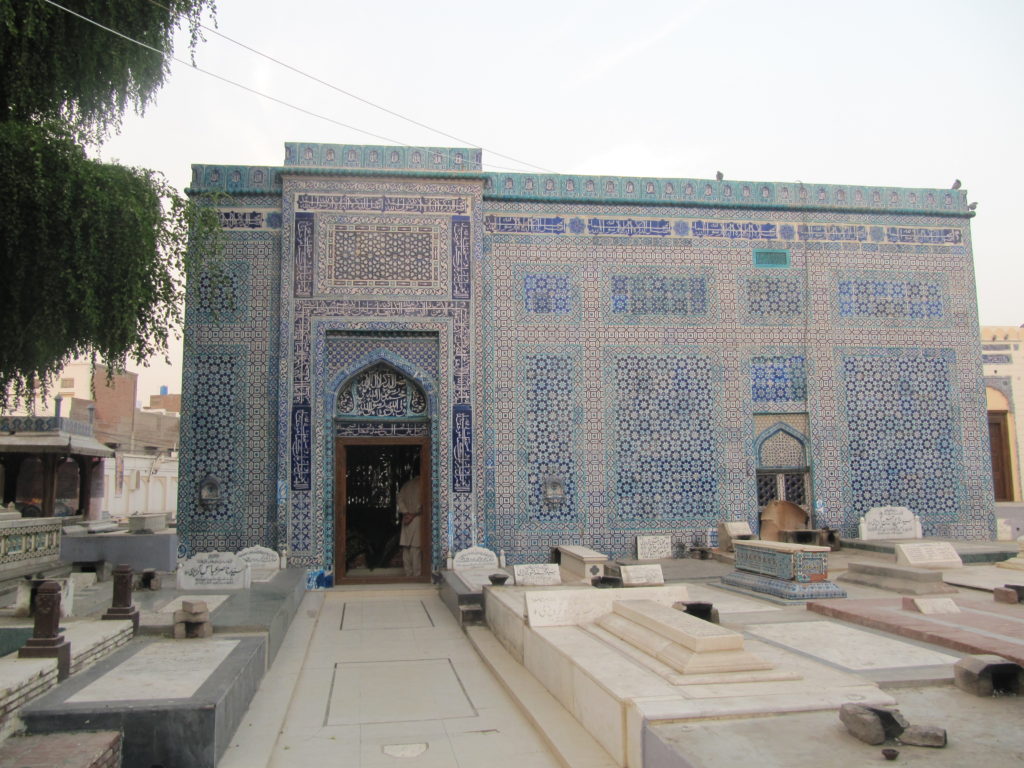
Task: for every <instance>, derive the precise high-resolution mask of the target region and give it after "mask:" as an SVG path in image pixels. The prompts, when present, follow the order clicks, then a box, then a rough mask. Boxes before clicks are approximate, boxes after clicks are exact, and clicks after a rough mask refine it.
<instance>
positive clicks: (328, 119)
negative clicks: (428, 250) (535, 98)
mask: <svg viewBox="0 0 1024 768" xmlns="http://www.w3.org/2000/svg"><path fill="white" fill-rule="evenodd" d="M42 2H44V3H46V4H48V5H52V6H53V7H54V8H57V9H59V10H61V11H64V12H65V13H68V14H70V15H72V16H74V17H76V18H78V19H81V20H82V21H85V22H87V23H89V24H92V25H93V26H95V27H99V28H100V29H102V30H103V31H104V32H109V33H110V34H112V35H114V36H116V37H119V38H121V39H122V40H126V41H128V42H130V43H134V44H135V45H138V46H140V47H142V48H145V49H147V50H149V51H152V52H153V53H155V54H158V55H159V56H163V57H165V58H167V59H170V60H172V61H176V62H177V63H179V64H184V65H185V66H187V67H189V68H190V69H193V70H195V71H197V72H200V73H202V74H204V75H207V76H208V77H212V78H214V79H215V80H220V81H221V82H224V83H227V84H228V85H233V86H235V87H236V88H241V89H242V90H243V91H246V92H248V93H251V94H253V95H255V96H260V97H261V98H264V99H267V100H269V101H272V102H274V103H275V104H280V105H281V106H284V107H288V108H289V109H294V110H296V111H297V112H301V113H303V114H305V115H309V116H310V117H315V118H317V119H319V120H324V121H326V122H328V123H332V124H333V125H337V126H340V127H342V128H347V129H349V130H352V131H356V132H357V133H361V134H363V135H365V136H372V137H373V138H375V139H380V140H381V141H385V142H387V143H388V144H394V145H397V146H401V147H411V146H412V145H411V144H407V143H406V142H404V141H399V140H398V139H393V138H390V137H388V136H383V135H381V134H379V133H373V132H372V131H367V130H366V129H364V128H359V127H357V126H354V125H350V124H348V123H343V122H341V121H340V120H335V119H334V118H333V117H328V116H326V115H321V114H319V113H317V112H313V111H312V110H309V109H306V108H305V107H300V106H297V105H295V104H292V103H290V102H287V101H284V100H283V99H279V98H278V97H276V96H272V95H270V94H269V93H264V92H263V91H258V90H256V89H255V88H251V87H250V86H248V85H245V84H244V83H240V82H238V81H236V80H232V79H231V78H228V77H225V76H223V75H219V74H217V73H216V72H212V71H210V70H208V69H203V68H202V67H200V66H198V65H196V64H192V63H191V62H188V61H186V60H184V59H181V58H179V57H177V56H175V55H174V54H173V53H168V52H167V51H163V50H161V49H159V48H155V47H154V46H152V45H149V44H147V43H144V42H142V41H141V40H136V39H135V38H133V37H129V36H128V35H126V34H124V33H122V32H118V31H117V30H116V29H112V28H110V27H108V26H106V25H104V24H101V23H100V22H98V21H96V20H94V19H90V18H89V17H88V16H84V15H83V14H81V13H78V12H77V11H73V10H71V9H70V8H67V7H65V6H63V5H61V4H60V3H57V2H54V0H42ZM503 157H504V155H503ZM488 165H491V167H493V168H498V169H499V170H506V171H512V172H514V173H519V172H521V171H518V170H517V169H514V168H503V167H502V166H497V165H493V164H491V163H488Z"/></svg>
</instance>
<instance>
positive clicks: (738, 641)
mask: <svg viewBox="0 0 1024 768" xmlns="http://www.w3.org/2000/svg"><path fill="white" fill-rule="evenodd" d="M614 610H615V613H617V614H618V615H620V616H624V617H625V618H627V619H630V620H631V621H633V622H635V623H637V624H639V625H640V626H642V627H646V628H647V629H650V630H652V631H654V632H657V633H658V634H659V635H661V636H662V637H664V638H666V639H668V640H671V641H673V642H675V643H678V644H679V645H681V646H683V647H684V648H689V649H690V650H691V651H698V652H706V651H735V650H742V649H743V635H741V634H740V633H739V632H735V631H733V630H731V629H726V628H725V627H720V626H719V625H717V624H712V623H711V622H709V621H704V620H703V619H698V618H697V617H696V616H690V615H689V614H687V613H683V612H682V611H677V610H676V609H675V608H669V607H667V606H664V605H660V604H659V603H655V602H653V601H651V600H620V601H618V602H616V603H615V608H614Z"/></svg>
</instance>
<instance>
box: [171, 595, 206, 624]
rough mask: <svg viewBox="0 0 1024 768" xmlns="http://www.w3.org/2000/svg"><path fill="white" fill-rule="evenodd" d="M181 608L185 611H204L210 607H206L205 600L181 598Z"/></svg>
mask: <svg viewBox="0 0 1024 768" xmlns="http://www.w3.org/2000/svg"><path fill="white" fill-rule="evenodd" d="M181 610H183V611H185V613H205V612H207V611H209V610H210V609H209V608H208V607H207V604H206V601H205V600H182V601H181ZM175 621H177V619H175Z"/></svg>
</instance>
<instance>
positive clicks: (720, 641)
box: [469, 584, 893, 768]
mask: <svg viewBox="0 0 1024 768" xmlns="http://www.w3.org/2000/svg"><path fill="white" fill-rule="evenodd" d="M689 598H690V591H689V588H688V587H687V586H684V585H681V584H666V585H664V586H652V587H631V588H625V587H624V588H608V589H594V588H592V587H582V586H556V587H518V586H506V587H485V588H484V610H485V614H486V620H487V625H488V628H489V630H490V631H489V632H488V631H487V630H485V629H483V628H478V629H474V630H472V631H471V632H470V633H469V637H470V639H471V640H472V641H473V642H474V644H475V645H476V646H477V648H478V650H479V651H480V653H481V656H482V657H483V658H484V660H485V662H486V663H488V664H489V665H490V666H491V668H492V670H493V671H494V672H495V673H496V674H498V676H499V678H501V677H502V674H503V673H502V670H503V669H504V668H507V667H510V666H512V667H516V668H520V669H521V668H523V667H525V671H526V672H528V673H530V675H532V677H533V678H535V679H536V680H537V681H538V682H539V683H540V684H541V685H542V686H543V687H544V688H545V689H546V691H547V693H548V694H550V695H551V696H552V697H553V698H554V699H555V700H556V701H558V702H559V703H560V704H561V705H562V707H564V708H565V710H566V711H567V712H568V713H569V714H571V715H572V716H573V718H575V720H576V721H577V722H578V723H579V724H580V725H582V726H583V728H584V729H585V730H586V731H587V732H589V733H590V734H591V736H593V738H594V739H595V740H596V741H597V742H598V743H599V744H600V745H601V747H602V748H603V749H604V750H605V751H607V753H608V754H609V755H610V756H611V758H612V761H613V762H614V763H615V764H616V765H619V766H623V767H624V768H641V766H643V765H644V755H643V738H644V733H645V732H646V731H648V730H649V729H650V727H651V726H652V725H654V724H657V723H671V722H680V721H688V720H692V721H703V720H707V719H716V718H734V717H745V716H760V715H768V714H774V713H791V712H807V711H816V710H822V709H824V710H831V709H836V708H838V707H839V706H840V705H841V704H843V703H845V702H848V701H856V702H858V703H865V702H871V703H874V704H878V705H882V706H885V705H888V704H891V703H893V699H892V698H891V697H890V696H889V695H888V694H887V693H885V692H883V691H882V690H881V689H879V688H878V686H877V685H875V684H874V683H872V682H870V681H866V680H864V679H863V678H860V677H858V676H856V675H853V674H849V673H846V672H843V671H840V670H838V669H835V668H833V667H830V666H829V665H827V664H823V663H819V662H816V661H813V660H808V659H807V658H805V657H800V656H797V655H795V654H792V653H790V652H788V651H786V650H785V649H783V648H780V647H778V646H777V645H774V644H772V643H769V642H764V641H761V640H759V639H757V638H753V639H751V638H750V637H748V636H745V635H743V634H741V633H740V632H737V631H735V630H733V629H730V628H728V627H724V626H720V625H717V624H712V623H711V622H706V621H703V620H701V619H698V618H696V617H694V616H690V615H688V614H686V613H683V612H682V611H679V610H677V609H675V608H673V607H672V606H673V605H674V604H675V603H678V602H682V601H686V600H688V599H689ZM769 610H771V609H769ZM481 633H485V635H482V634H481ZM484 636H486V637H490V638H493V639H495V640H497V641H498V642H497V643H493V642H492V643H491V644H490V645H489V646H488V644H487V643H486V642H485V641H484V640H482V639H481V638H482V637H484ZM499 644H500V645H499ZM517 665H521V666H518V667H517ZM507 685H508V686H509V688H510V690H511V689H512V688H513V687H514V682H513V683H507ZM513 695H515V694H513ZM531 696H533V695H531ZM535 698H536V697H535V696H533V698H531V699H530V700H531V701H535ZM525 705H526V706H527V708H529V706H530V705H529V704H525Z"/></svg>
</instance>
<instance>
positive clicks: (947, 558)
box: [896, 541, 964, 569]
mask: <svg viewBox="0 0 1024 768" xmlns="http://www.w3.org/2000/svg"><path fill="white" fill-rule="evenodd" d="M896 564H897V565H910V566H914V567H915V568H938V569H942V568H960V567H961V566H962V565H963V564H964V563H963V561H962V560H961V559H960V555H958V554H957V553H956V549H955V548H954V547H953V545H952V544H950V543H949V542H948V541H921V542H914V543H912V544H897V545H896Z"/></svg>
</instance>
